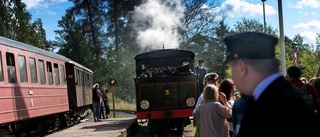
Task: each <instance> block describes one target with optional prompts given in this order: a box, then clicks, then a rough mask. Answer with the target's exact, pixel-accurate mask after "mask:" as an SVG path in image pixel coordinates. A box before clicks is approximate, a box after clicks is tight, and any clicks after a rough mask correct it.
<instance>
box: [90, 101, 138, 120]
mask: <svg viewBox="0 0 320 137" xmlns="http://www.w3.org/2000/svg"><path fill="white" fill-rule="evenodd" d="M109 108H110V114H109V118H127V117H132V116H133V115H132V114H128V113H124V112H118V111H115V112H114V111H113V110H114V108H115V110H132V111H136V104H135V103H128V102H126V101H123V100H120V99H116V100H115V101H114V108H113V101H112V99H110V98H109ZM114 115H115V116H114ZM87 118H89V119H93V113H92V111H91V110H90V109H89V115H88V116H87Z"/></svg>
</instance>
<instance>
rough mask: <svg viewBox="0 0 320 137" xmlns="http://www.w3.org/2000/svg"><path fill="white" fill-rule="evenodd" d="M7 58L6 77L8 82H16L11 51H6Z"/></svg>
mask: <svg viewBox="0 0 320 137" xmlns="http://www.w3.org/2000/svg"><path fill="white" fill-rule="evenodd" d="M6 59H7V70H8V78H9V83H16V82H17V81H16V71H15V62H14V55H13V54H12V53H9V52H7V53H6Z"/></svg>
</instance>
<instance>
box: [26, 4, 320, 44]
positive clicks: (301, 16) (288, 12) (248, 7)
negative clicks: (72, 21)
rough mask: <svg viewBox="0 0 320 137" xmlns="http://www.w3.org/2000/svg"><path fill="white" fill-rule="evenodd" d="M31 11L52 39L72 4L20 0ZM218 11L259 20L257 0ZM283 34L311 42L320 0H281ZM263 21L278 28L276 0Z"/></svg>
mask: <svg viewBox="0 0 320 137" xmlns="http://www.w3.org/2000/svg"><path fill="white" fill-rule="evenodd" d="M22 1H23V2H24V3H26V5H27V10H28V11H29V12H30V13H31V15H32V20H33V21H34V20H35V19H37V18H40V19H42V22H43V25H44V28H45V29H46V33H47V39H50V40H54V37H55V33H54V32H53V31H54V30H59V29H60V28H59V27H58V26H57V25H58V23H57V21H58V20H61V17H62V16H63V15H65V10H66V9H67V8H69V7H71V6H72V3H70V2H68V0H22ZM220 3H221V6H220V7H219V10H220V11H223V12H224V13H227V16H228V17H227V18H226V23H227V25H228V26H229V27H231V28H232V27H233V25H234V24H235V23H236V22H237V21H241V18H244V17H245V18H247V19H256V20H258V21H259V22H261V23H263V6H262V1H261V0H220ZM282 11H283V26H284V34H285V35H286V36H288V37H289V38H291V39H292V38H293V36H294V35H295V34H300V35H302V36H303V37H304V43H307V44H315V40H316V33H320V0H282ZM265 17H266V23H267V25H271V26H272V27H273V28H275V29H277V30H279V14H278V0H266V1H265Z"/></svg>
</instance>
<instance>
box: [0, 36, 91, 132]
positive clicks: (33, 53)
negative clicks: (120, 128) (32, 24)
mask: <svg viewBox="0 0 320 137" xmlns="http://www.w3.org/2000/svg"><path fill="white" fill-rule="evenodd" d="M92 84H93V72H92V71H91V70H90V69H88V68H86V67H85V66H83V65H81V64H79V63H76V62H74V61H72V60H70V59H68V58H66V57H64V56H62V55H59V54H56V53H53V52H49V51H46V50H43V49H40V48H37V47H34V46H31V45H28V44H24V43H20V42H18V41H14V40H11V39H8V38H4V37H0V89H1V90H0V104H1V107H0V128H1V129H7V130H8V131H9V132H10V133H11V134H15V135H16V136H20V135H21V134H27V135H28V134H30V131H32V130H39V131H40V132H41V133H42V134H47V133H48V132H50V131H53V130H55V129H61V128H64V127H68V126H70V125H73V124H76V123H78V122H79V121H80V119H82V118H83V117H84V116H86V114H87V110H88V109H89V108H91V105H92V100H91V97H92V87H91V86H92Z"/></svg>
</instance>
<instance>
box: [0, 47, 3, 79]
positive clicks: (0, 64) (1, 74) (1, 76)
mask: <svg viewBox="0 0 320 137" xmlns="http://www.w3.org/2000/svg"><path fill="white" fill-rule="evenodd" d="M1 55H2V53H1V51H0V82H3V72H2V70H3V69H2V56H1Z"/></svg>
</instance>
